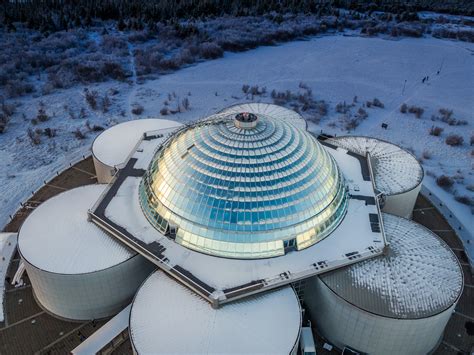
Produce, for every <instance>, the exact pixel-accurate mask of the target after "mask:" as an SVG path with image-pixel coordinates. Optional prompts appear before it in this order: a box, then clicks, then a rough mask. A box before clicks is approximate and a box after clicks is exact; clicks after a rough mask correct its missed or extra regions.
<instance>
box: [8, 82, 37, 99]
mask: <svg viewBox="0 0 474 355" xmlns="http://www.w3.org/2000/svg"><path fill="white" fill-rule="evenodd" d="M34 91H35V87H34V86H33V85H32V84H30V83H25V82H23V81H20V80H8V82H7V83H6V85H5V93H6V94H7V96H8V97H17V96H21V95H25V94H30V93H32V92H34Z"/></svg>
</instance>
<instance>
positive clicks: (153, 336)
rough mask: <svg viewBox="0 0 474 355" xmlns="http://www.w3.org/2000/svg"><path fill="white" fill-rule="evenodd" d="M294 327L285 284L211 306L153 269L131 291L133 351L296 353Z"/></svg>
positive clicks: (295, 311) (296, 317) (292, 302)
mask: <svg viewBox="0 0 474 355" xmlns="http://www.w3.org/2000/svg"><path fill="white" fill-rule="evenodd" d="M300 328H301V310H300V305H299V301H298V299H297V297H296V294H295V292H294V290H293V289H292V288H291V287H285V288H282V289H280V290H277V291H272V292H268V293H264V294H260V295H257V296H252V297H249V298H246V299H244V300H241V301H236V302H233V303H229V304H225V305H223V306H221V307H220V308H218V309H214V308H212V307H211V305H210V304H209V303H208V302H207V301H205V300H204V299H202V298H201V297H200V296H198V295H196V294H195V293H193V292H192V291H191V290H189V289H187V288H185V287H184V286H182V285H181V284H179V283H177V282H176V281H175V280H173V279H171V278H170V277H168V276H167V275H165V274H164V273H163V272H161V271H157V272H155V273H153V274H152V275H151V276H150V277H149V278H148V279H147V280H146V281H145V282H144V283H143V285H142V286H141V287H140V289H139V291H138V292H137V295H136V296H135V299H134V301H133V304H132V310H131V313H130V325H129V332H130V339H131V343H132V347H133V350H134V353H136V354H228V353H234V354H296V351H297V349H298V340H299V334H300Z"/></svg>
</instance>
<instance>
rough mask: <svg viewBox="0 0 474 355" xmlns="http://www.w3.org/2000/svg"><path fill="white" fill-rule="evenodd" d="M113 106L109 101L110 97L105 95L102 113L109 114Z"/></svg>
mask: <svg viewBox="0 0 474 355" xmlns="http://www.w3.org/2000/svg"><path fill="white" fill-rule="evenodd" d="M111 105H112V102H111V101H110V99H109V95H107V94H105V95H104V97H103V98H102V112H103V113H106V112H108V111H109V108H110V106H111Z"/></svg>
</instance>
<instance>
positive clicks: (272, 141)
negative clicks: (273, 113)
mask: <svg viewBox="0 0 474 355" xmlns="http://www.w3.org/2000/svg"><path fill="white" fill-rule="evenodd" d="M252 122H253V121H252ZM140 203H141V206H142V209H143V211H144V213H145V216H146V217H147V219H148V220H149V221H150V223H151V224H152V225H153V226H154V227H155V228H157V229H158V230H160V231H161V232H162V233H165V234H167V235H168V236H170V237H171V238H174V239H175V241H176V242H177V243H179V244H181V245H184V246H186V247H188V248H190V249H193V250H196V251H200V252H203V253H207V254H211V255H217V256H223V257H233V258H264V257H272V256H279V255H283V254H285V252H288V251H291V250H295V249H296V250H299V249H304V248H307V247H309V246H311V245H313V244H315V243H316V242H318V241H320V240H321V239H323V238H324V237H326V236H327V235H328V234H330V233H331V231H332V230H333V229H334V228H336V227H337V225H338V224H339V222H340V221H341V219H342V218H343V216H344V214H345V211H346V205H347V198H346V190H345V186H344V182H343V178H342V175H341V174H340V172H339V170H338V167H337V165H336V163H335V161H334V159H333V158H332V157H331V156H330V155H329V154H328V153H327V152H326V151H325V150H324V148H323V147H322V146H321V145H320V144H319V143H318V142H317V140H316V139H315V138H314V137H313V136H311V135H310V134H309V133H308V132H306V131H304V130H301V129H299V128H297V127H296V126H294V125H292V124H291V123H288V122H285V121H284V120H282V119H277V118H273V117H270V116H267V115H264V114H258V115H257V120H256V124H252V127H249V126H247V127H244V128H242V127H239V124H237V123H236V115H235V114H234V113H232V114H221V115H216V116H214V117H213V118H211V119H208V120H205V121H200V122H197V123H195V124H193V125H188V126H186V127H184V128H182V129H181V130H179V131H177V132H176V133H175V134H174V135H173V136H172V137H171V138H170V139H168V140H167V141H166V142H165V143H164V144H163V145H162V146H160V147H159V148H158V150H157V152H156V154H155V157H154V159H153V160H152V162H151V164H150V167H149V170H148V172H147V173H146V174H145V176H144V178H143V180H142V182H141V186H140Z"/></svg>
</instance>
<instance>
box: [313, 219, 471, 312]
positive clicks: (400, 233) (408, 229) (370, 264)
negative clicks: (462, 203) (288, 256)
mask: <svg viewBox="0 0 474 355" xmlns="http://www.w3.org/2000/svg"><path fill="white" fill-rule="evenodd" d="M383 221H384V225H385V233H386V235H387V239H388V241H389V243H390V245H389V250H388V254H387V255H386V256H380V257H376V258H373V259H370V260H366V261H362V262H360V263H356V264H354V265H351V266H349V267H346V268H341V269H338V270H336V271H334V272H330V273H328V274H324V275H322V276H320V278H321V279H322V280H323V281H324V283H325V284H326V285H327V286H328V287H329V288H331V289H332V290H333V291H334V292H335V293H337V294H338V295H339V296H341V297H342V298H344V299H345V300H347V301H348V302H350V303H351V304H354V305H356V306H357V307H360V308H362V309H365V310H367V311H369V312H371V313H376V314H380V315H383V316H387V317H395V318H422V317H429V316H432V315H435V314H438V313H440V312H442V311H444V310H446V309H447V308H449V307H451V305H453V304H454V303H455V302H457V300H458V299H459V297H460V295H461V292H462V288H463V274H462V270H461V267H460V265H459V262H458V260H457V258H456V256H455V255H454V253H453V252H452V251H451V249H450V248H449V247H448V245H446V243H445V242H444V241H442V240H441V239H440V238H439V237H438V236H436V235H435V234H433V233H432V232H430V231H429V230H428V229H426V228H425V227H423V226H422V225H420V224H418V223H415V222H412V221H409V220H407V219H404V218H401V217H397V216H394V215H390V214H386V213H384V214H383Z"/></svg>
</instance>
